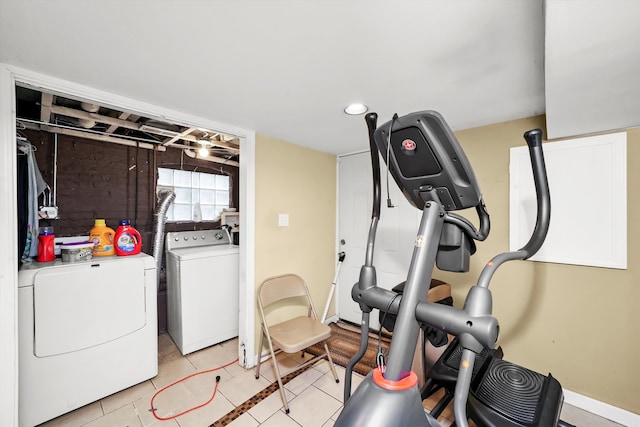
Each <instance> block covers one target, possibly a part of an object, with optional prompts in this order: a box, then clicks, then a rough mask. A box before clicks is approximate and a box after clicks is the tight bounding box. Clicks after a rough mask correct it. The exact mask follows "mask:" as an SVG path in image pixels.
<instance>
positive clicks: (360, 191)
mask: <svg viewBox="0 0 640 427" xmlns="http://www.w3.org/2000/svg"><path fill="white" fill-rule="evenodd" d="M338 162H339V183H338V191H339V215H338V221H339V224H338V229H339V234H338V236H339V240H340V250H341V251H344V252H345V253H346V258H345V260H344V262H343V265H342V267H341V269H340V277H339V282H338V283H339V289H338V300H339V309H338V310H339V312H338V315H339V317H340V318H341V319H344V320H347V321H349V322H354V323H356V324H359V323H360V321H361V319H362V313H361V312H360V308H359V306H358V304H356V303H355V302H354V301H353V299H352V298H351V288H352V287H353V285H354V284H355V283H356V282H357V281H358V276H359V273H360V267H361V266H362V265H363V264H364V260H365V251H366V246H367V236H368V233H369V226H370V224H371V212H372V202H373V183H372V172H371V157H370V154H369V152H364V153H358V154H352V155H347V156H342V157H339V159H338ZM380 163H381V178H382V183H381V187H382V203H381V212H380V221H379V223H378V232H377V235H376V241H375V254H374V258H373V261H374V265H375V267H376V272H377V277H378V286H381V287H383V288H386V289H391V288H393V287H394V286H395V285H397V284H398V283H400V282H403V281H404V280H405V279H406V277H407V272H408V270H409V263H410V262H411V255H412V253H413V243H414V241H415V237H416V234H417V231H418V226H419V225H420V217H421V212H420V211H419V210H418V209H416V208H414V207H413V206H411V205H410V204H409V202H408V201H407V200H406V199H405V197H404V196H403V195H402V193H401V192H400V190H399V189H398V187H397V186H396V183H395V181H394V180H393V177H391V176H389V177H388V178H389V194H390V197H391V201H392V203H393V205H395V207H393V208H388V207H387V203H386V199H387V192H386V182H387V174H386V168H385V165H384V162H383V161H382V159H381V160H380ZM378 316H379V313H378V310H373V311H372V313H371V323H370V325H371V327H372V328H374V329H378V328H379V321H378Z"/></svg>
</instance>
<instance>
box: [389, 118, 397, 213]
mask: <svg viewBox="0 0 640 427" xmlns="http://www.w3.org/2000/svg"><path fill="white" fill-rule="evenodd" d="M397 118H398V113H395V114H394V115H393V117H392V118H391V126H389V133H388V134H387V160H386V163H387V207H388V208H395V207H396V206H395V205H394V204H393V202H391V196H390V195H389V169H391V166H390V165H389V155H390V151H391V131H392V130H393V124H394V123H395V121H396V119H397Z"/></svg>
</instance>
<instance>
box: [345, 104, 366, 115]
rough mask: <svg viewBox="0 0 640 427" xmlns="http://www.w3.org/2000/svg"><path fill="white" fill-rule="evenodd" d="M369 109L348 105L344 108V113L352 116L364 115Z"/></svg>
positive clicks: (361, 105) (362, 105)
mask: <svg viewBox="0 0 640 427" xmlns="http://www.w3.org/2000/svg"><path fill="white" fill-rule="evenodd" d="M368 110H369V108H368V107H367V106H366V105H364V104H349V105H347V106H346V107H345V109H344V112H345V113H347V114H350V115H352V116H355V115H358V114H364V113H366V112H367V111H368Z"/></svg>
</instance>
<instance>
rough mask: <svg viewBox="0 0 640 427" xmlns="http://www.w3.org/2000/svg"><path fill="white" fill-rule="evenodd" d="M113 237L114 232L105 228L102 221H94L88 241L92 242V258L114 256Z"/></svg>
mask: <svg viewBox="0 0 640 427" xmlns="http://www.w3.org/2000/svg"><path fill="white" fill-rule="evenodd" d="M114 235H115V231H113V229H112V228H109V227H107V225H106V223H105V220H104V219H96V221H95V224H94V226H93V228H92V229H91V232H90V233H89V241H90V242H93V256H108V255H115V253H116V252H115V249H114V246H113V240H114Z"/></svg>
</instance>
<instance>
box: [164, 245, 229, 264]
mask: <svg viewBox="0 0 640 427" xmlns="http://www.w3.org/2000/svg"><path fill="white" fill-rule="evenodd" d="M238 253H240V247H238V246H235V245H217V246H200V247H197V248H182V249H174V250H171V251H169V256H174V257H176V258H178V260H179V261H186V260H190V259H200V258H208V257H216V256H224V255H235V254H238Z"/></svg>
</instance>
